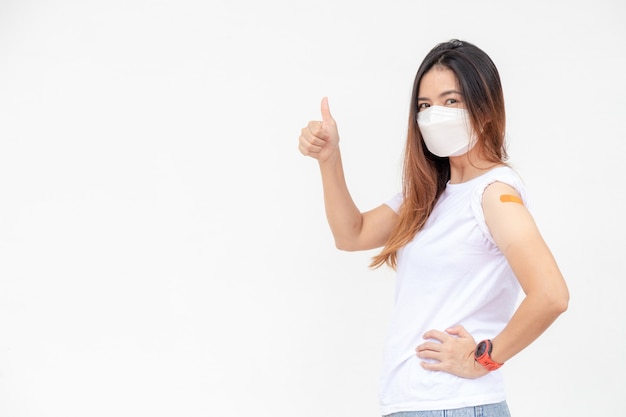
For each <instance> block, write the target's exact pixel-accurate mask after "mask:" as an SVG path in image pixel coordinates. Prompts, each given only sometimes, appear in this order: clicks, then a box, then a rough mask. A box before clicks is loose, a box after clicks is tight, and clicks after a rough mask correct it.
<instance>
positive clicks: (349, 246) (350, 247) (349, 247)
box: [335, 239, 358, 252]
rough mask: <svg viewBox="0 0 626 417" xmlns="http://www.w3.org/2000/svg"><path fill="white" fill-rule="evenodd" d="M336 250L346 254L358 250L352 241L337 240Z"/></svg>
mask: <svg viewBox="0 0 626 417" xmlns="http://www.w3.org/2000/svg"><path fill="white" fill-rule="evenodd" d="M335 248H337V249H339V250H340V251H344V252H355V251H357V250H358V248H357V247H356V245H354V244H353V243H351V242H350V241H346V240H340V239H335Z"/></svg>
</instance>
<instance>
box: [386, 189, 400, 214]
mask: <svg viewBox="0 0 626 417" xmlns="http://www.w3.org/2000/svg"><path fill="white" fill-rule="evenodd" d="M403 201H404V197H402V193H397V194H396V195H394V196H393V197H391V198H390V199H389V200H387V201H385V204H386V205H387V206H389V207H390V208H391V209H392V210H393V211H395V212H396V213H398V212H399V211H400V206H402V202H403Z"/></svg>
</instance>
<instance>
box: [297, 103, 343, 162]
mask: <svg viewBox="0 0 626 417" xmlns="http://www.w3.org/2000/svg"><path fill="white" fill-rule="evenodd" d="M321 112H322V120H321V121H310V122H309V124H308V125H306V126H305V127H304V128H303V129H302V131H301V133H300V137H299V138H298V140H299V145H298V149H300V152H301V153H302V154H303V155H305V156H310V157H311V158H315V159H317V160H318V162H320V163H322V162H326V161H328V160H329V159H330V158H332V157H334V156H338V155H339V132H338V130H337V123H336V122H335V119H333V116H332V115H331V114H330V108H329V107H328V98H327V97H324V98H323V99H322V105H321Z"/></svg>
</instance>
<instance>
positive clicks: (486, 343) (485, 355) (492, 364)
mask: <svg viewBox="0 0 626 417" xmlns="http://www.w3.org/2000/svg"><path fill="white" fill-rule="evenodd" d="M492 349H493V344H492V343H491V340H489V339H486V340H483V341H481V342H480V343H479V344H478V345H476V350H475V351H474V359H475V360H476V362H478V363H479V364H481V365H482V366H484V367H485V368H487V370H489V371H495V370H496V369H498V368H499V367H501V366H502V365H504V364H503V363H498V362H496V361H494V360H493V359H491V350H492Z"/></svg>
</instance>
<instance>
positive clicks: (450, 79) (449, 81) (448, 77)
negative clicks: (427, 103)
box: [418, 66, 460, 98]
mask: <svg viewBox="0 0 626 417" xmlns="http://www.w3.org/2000/svg"><path fill="white" fill-rule="evenodd" d="M452 90H456V91H460V87H459V80H458V79H457V78H456V75H455V74H454V72H452V70H451V69H449V68H447V67H442V66H434V67H432V68H431V69H430V70H428V72H426V73H425V74H424V75H423V76H422V79H421V80H420V85H419V91H418V95H419V96H420V97H431V98H432V97H436V96H439V95H440V94H441V93H442V92H444V91H452Z"/></svg>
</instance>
